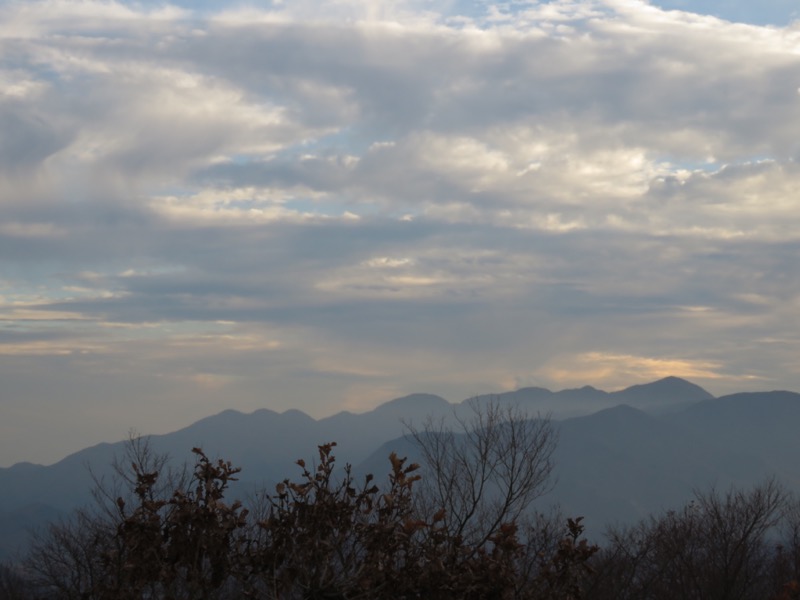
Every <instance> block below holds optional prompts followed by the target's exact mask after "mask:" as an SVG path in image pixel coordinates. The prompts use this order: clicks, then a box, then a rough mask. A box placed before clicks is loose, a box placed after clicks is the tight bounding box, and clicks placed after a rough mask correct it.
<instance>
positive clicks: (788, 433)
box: [0, 377, 800, 554]
mask: <svg viewBox="0 0 800 600" xmlns="http://www.w3.org/2000/svg"><path fill="white" fill-rule="evenodd" d="M489 400H496V401H498V402H499V403H501V404H502V405H509V406H517V407H519V408H520V409H522V410H524V411H526V412H527V413H528V414H530V415H536V414H537V413H538V414H541V415H547V414H551V415H552V417H553V419H554V427H555V428H556V429H557V431H558V434H559V445H558V449H557V451H556V455H555V458H556V465H557V466H556V471H555V474H556V476H557V479H558V483H557V485H556V487H555V489H554V491H553V493H552V494H550V496H548V497H547V499H546V500H545V502H546V503H550V502H560V503H562V504H563V505H564V507H565V511H566V512H567V514H574V515H578V514H581V515H585V516H586V517H587V524H589V526H590V527H592V526H594V527H597V529H598V530H600V529H602V526H603V525H604V524H605V523H606V522H607V521H610V520H614V521H630V520H632V519H636V518H639V517H641V516H644V514H646V513H647V512H649V511H653V510H659V509H661V508H665V507H669V506H674V505H675V504H678V503H680V502H682V501H683V500H684V499H686V498H688V497H689V496H690V494H691V491H692V489H693V488H704V487H707V486H708V485H712V484H714V485H717V487H719V488H725V487H727V486H728V485H732V484H736V485H750V484H753V483H758V482H760V481H761V480H763V478H764V477H766V476H769V475H772V474H774V475H777V476H778V477H780V478H781V479H783V480H784V481H786V482H787V485H790V486H791V487H793V488H794V489H798V490H799V491H800V466H798V464H797V461H796V460H794V457H796V456H797V455H798V453H800V441H798V440H799V439H800V436H797V432H796V424H797V423H800V394H796V393H793V392H761V393H753V392H748V393H741V394H731V395H728V396H723V397H720V398H714V397H713V396H712V395H711V394H709V393H708V392H707V391H706V390H704V389H703V388H701V387H699V386H697V385H695V384H693V383H691V382H688V381H686V380H683V379H680V378H677V377H667V378H664V379H661V380H658V381H655V382H652V383H649V384H644V385H634V386H630V387H628V388H625V389H623V390H619V391H614V392H606V391H603V390H598V389H596V388H593V387H591V386H584V387H581V388H574V389H567V390H561V391H557V392H552V391H550V390H547V389H545V388H541V387H528V388H522V389H520V390H515V391H511V392H502V393H499V394H487V395H483V396H476V397H474V398H471V399H468V400H464V401H462V402H459V403H457V404H451V403H449V402H448V401H447V400H445V399H444V398H442V397H441V396H437V395H434V394H423V393H418V394H410V395H407V396H403V397H401V398H396V399H393V400H390V401H388V402H385V403H382V404H380V405H379V406H377V407H376V408H375V409H373V410H370V411H367V412H363V413H352V412H346V411H343V412H339V413H337V414H335V415H332V416H330V417H326V418H322V419H314V418H312V417H311V416H309V415H307V414H305V413H303V412H302V411H299V410H296V409H290V410H287V411H285V412H283V413H278V412H276V411H273V410H269V409H267V408H261V409H258V410H256V411H254V412H252V413H249V414H247V413H243V412H240V411H237V410H232V409H228V410H224V411H222V412H220V413H218V414H216V415H213V416H209V417H206V418H204V419H201V420H199V421H197V422H195V423H192V424H190V425H188V426H187V427H185V428H182V429H180V430H178V431H175V432H172V433H169V434H164V435H154V436H151V437H150V440H151V444H152V447H153V449H154V450H155V451H157V452H160V453H168V454H169V455H170V456H171V457H172V458H173V459H174V460H177V461H184V460H193V457H192V455H191V453H190V450H191V448H192V447H194V446H200V447H202V448H203V449H204V450H205V451H206V452H207V453H208V455H209V456H212V457H216V456H219V457H222V458H225V459H227V460H231V461H232V462H233V463H234V464H235V465H237V466H241V467H242V473H241V482H240V483H239V487H238V488H236V489H235V490H234V493H237V494H240V495H244V494H245V492H246V490H248V489H251V487H252V486H256V485H257V486H264V485H267V486H271V485H272V484H273V483H274V482H275V481H278V480H281V479H283V478H285V477H290V478H291V477H295V476H297V475H298V474H299V472H298V471H297V467H296V466H295V464H294V463H295V461H296V460H297V459H298V458H305V459H306V460H308V459H311V460H313V459H314V458H315V455H316V447H317V445H318V444H321V443H325V442H329V441H335V442H337V444H338V445H337V449H336V456H337V460H338V462H339V464H342V465H344V464H345V463H347V462H349V463H351V464H353V465H355V466H356V469H357V471H358V472H364V471H365V470H374V472H375V475H376V476H377V477H379V478H380V477H381V476H382V475H385V474H386V473H387V472H388V468H389V467H388V460H387V457H388V454H389V453H390V452H391V451H392V450H395V451H397V452H398V453H399V454H401V455H405V454H407V455H409V457H410V458H411V459H412V460H413V452H414V447H413V445H412V444H411V443H410V442H409V440H408V439H407V438H404V437H403V435H404V433H405V432H406V429H405V427H404V421H405V422H411V423H413V424H414V425H415V426H416V427H421V426H423V424H424V422H425V420H426V418H428V417H431V418H433V419H434V420H439V419H451V418H452V417H453V415H454V414H457V415H459V416H462V417H463V416H468V413H469V411H470V410H471V408H470V407H471V406H474V405H475V404H477V405H480V404H481V403H484V402H487V401H489ZM122 451H123V442H117V443H114V444H109V443H103V444H98V445H95V446H92V447H89V448H85V449H84V450H81V451H79V452H76V453H73V454H71V455H69V456H67V457H65V458H64V459H62V460H61V461H59V462H57V463H55V464H53V465H50V466H42V465H35V464H31V463H18V464H16V465H14V466H12V467H9V468H5V469H0V485H1V486H3V489H4V491H5V493H4V494H2V495H0V540H16V541H15V542H14V543H16V542H18V541H19V540H20V539H22V537H21V534H20V530H19V527H18V526H17V525H15V523H16V524H19V523H23V522H24V523H26V524H30V523H31V520H34V521H35V520H36V519H38V518H39V517H38V516H37V515H50V516H52V515H56V514H61V513H63V512H64V511H67V510H69V509H70V508H72V507H75V506H78V505H80V504H82V503H85V502H87V501H88V500H89V490H90V489H91V487H92V485H93V481H92V476H91V475H90V473H89V471H88V469H87V467H88V466H91V468H92V469H93V471H94V473H95V475H96V476H97V477H109V476H110V474H111V470H110V468H109V465H110V463H111V461H112V459H113V457H114V456H115V455H116V456H120V455H121V453H122ZM32 506H36V507H38V508H37V509H36V510H34V511H30V510H29V508H30V507H32ZM26 511H27V512H26ZM15 515H17V516H18V517H19V518H16V517H15ZM42 519H44V517H42ZM15 527H16V529H15ZM3 543H4V542H3ZM0 544H1V543H0ZM8 548H9V546H8V544H6V545H5V546H1V545H0V554H2V552H3V551H4V550H5V551H7V550H8Z"/></svg>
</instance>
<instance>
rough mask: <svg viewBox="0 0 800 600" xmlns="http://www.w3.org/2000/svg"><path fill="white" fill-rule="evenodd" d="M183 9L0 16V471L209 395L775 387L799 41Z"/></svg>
mask: <svg viewBox="0 0 800 600" xmlns="http://www.w3.org/2000/svg"><path fill="white" fill-rule="evenodd" d="M182 6H183V8H180V9H179V8H175V7H162V6H160V5H159V6H156V5H154V4H152V3H150V4H147V3H145V4H142V5H126V4H122V3H103V4H99V3H83V4H74V3H70V2H59V1H56V2H50V3H47V4H45V3H39V2H30V3H25V4H18V3H17V4H6V5H3V6H2V7H0V23H2V25H0V45H2V48H3V59H1V60H0V84H2V85H0V126H1V127H2V130H3V133H4V135H3V137H2V139H0V197H2V202H0V377H2V378H3V381H4V386H3V392H2V397H0V401H2V402H3V406H4V419H3V424H2V425H0V433H1V434H2V435H0V440H3V441H2V442H0V463H2V464H7V463H10V462H13V461H15V460H19V459H34V460H54V459H56V458H58V457H59V456H60V455H61V454H63V453H64V452H66V451H67V450H74V449H77V448H79V447H82V446H84V445H86V444H88V443H92V442H96V441H100V440H102V439H115V438H119V437H123V436H124V435H125V432H126V431H127V429H128V427H130V426H134V427H137V428H139V429H141V430H144V431H164V430H166V429H169V428H173V429H174V428H176V427H179V426H181V425H184V424H186V423H188V422H189V421H190V420H192V419H194V418H199V417H202V416H204V415H206V414H208V413H210V412H214V411H217V410H221V409H222V408H226V407H229V406H233V407H236V408H241V409H244V410H248V409H255V408H257V407H260V406H269V407H271V408H278V409H285V408H289V407H292V406H297V407H299V408H301V409H303V410H307V411H309V412H311V413H313V414H315V415H318V416H320V415H324V414H330V413H332V412H335V411H336V410H339V409H341V408H343V407H346V408H349V409H352V410H360V409H366V408H369V407H371V406H374V405H375V404H376V403H377V402H379V401H382V400H387V399H389V398H391V397H392V396H393V395H400V394H402V393H407V392H411V391H418V390H424V391H431V392H435V393H440V394H444V395H446V396H448V397H450V398H451V399H453V400H457V399H460V398H462V397H466V396H468V395H472V394H476V393H482V392H488V391H497V390H500V389H509V388H511V387H514V386H518V385H525V384H536V385H549V386H552V387H554V388H560V387H569V386H573V385H583V384H587V383H589V384H593V385H596V386H598V387H606V388H613V387H616V386H620V385H624V384H631V383H636V382H642V381H646V380H649V379H654V378H655V377H659V376H663V375H666V374H675V375H683V376H687V377H689V378H691V379H693V380H695V381H697V382H698V383H701V384H703V385H706V386H708V387H709V389H711V391H713V392H716V393H722V392H726V391H732V390H738V389H759V388H765V387H769V388H775V387H784V388H795V389H796V388H800V374H798V371H797V366H796V364H795V363H796V361H795V360H794V358H793V357H796V356H797V350H798V348H797V342H796V341H795V340H796V339H798V336H797V335H796V334H797V332H796V331H794V330H793V327H794V322H795V321H796V318H795V317H796V314H797V310H798V308H800V284H798V283H797V282H798V281H800V273H798V267H797V261H796V256H797V253H798V249H799V248H798V245H799V244H798V237H797V233H796V226H795V222H796V215H797V210H798V201H797V198H798V197H800V194H798V192H800V189H798V187H800V184H799V183H798V182H800V177H798V175H799V173H798V167H797V162H796V160H797V156H798V147H797V142H796V140H797V139H798V138H800V131H798V130H797V127H798V125H797V123H800V114H799V113H798V111H800V95H798V88H800V63H798V61H797V59H796V46H797V41H798V38H797V31H796V28H794V27H791V26H787V27H783V28H778V27H758V26H753V25H746V24H741V23H738V24H737V23H731V22H726V21H722V20H719V19H714V18H709V17H703V16H698V15H693V14H691V13H688V12H665V11H662V10H660V9H658V8H656V7H655V6H651V5H648V4H645V3H639V2H633V3H631V2H616V1H612V0H608V1H605V2H584V3H528V4H519V5H515V10H514V11H513V12H508V11H506V8H505V7H504V6H502V5H492V4H480V3H440V4H439V5H436V6H434V5H432V4H430V3H413V2H411V3H396V2H375V1H374V0H373V1H371V2H363V3H362V2H349V3H325V4H323V5H320V4H319V3H316V2H314V3H305V2H293V3H291V6H279V5H276V6H272V7H270V8H263V9H255V8H241V7H239V8H237V7H235V6H233V7H232V6H229V5H215V4H214V3H205V4H203V6H197V7H195V5H192V6H189V5H186V4H185V3H184V4H182ZM437 10H438V12H437ZM504 11H505V12H504ZM459 14H461V17H459ZM6 415H8V416H6ZM21 431H23V432H25V433H24V434H23V433H20V432H21ZM45 437H46V438H47V439H48V445H40V446H36V445H35V444H34V443H33V442H32V441H35V440H39V439H42V438H45Z"/></svg>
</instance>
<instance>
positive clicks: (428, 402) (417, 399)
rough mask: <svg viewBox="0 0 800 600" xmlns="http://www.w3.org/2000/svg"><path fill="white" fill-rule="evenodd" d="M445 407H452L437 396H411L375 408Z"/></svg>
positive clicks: (379, 409) (416, 408)
mask: <svg viewBox="0 0 800 600" xmlns="http://www.w3.org/2000/svg"><path fill="white" fill-rule="evenodd" d="M444 406H450V403H449V402H448V401H447V400H445V399H444V398H442V397H441V396H437V395H436V394H409V395H408V396H403V397H401V398H395V399H394V400H389V401H388V402H384V403H383V404H381V405H380V406H378V407H377V408H375V411H376V412H386V411H396V410H425V409H431V408H440V407H444Z"/></svg>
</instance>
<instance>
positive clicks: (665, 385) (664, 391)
mask: <svg viewBox="0 0 800 600" xmlns="http://www.w3.org/2000/svg"><path fill="white" fill-rule="evenodd" d="M614 394H616V395H619V396H640V395H644V394H646V395H648V396H650V397H652V398H653V399H656V400H659V399H666V398H674V399H684V400H711V399H713V398H714V396H712V395H711V394H710V393H709V392H707V391H706V390H704V389H703V388H701V387H700V386H699V385H697V384H695V383H692V382H691V381H687V380H686V379H682V378H680V377H675V376H674V375H670V376H669V377H664V378H662V379H659V380H657V381H653V382H651V383H642V384H638V385H632V386H630V387H627V388H625V389H624V390H621V391H619V392H614Z"/></svg>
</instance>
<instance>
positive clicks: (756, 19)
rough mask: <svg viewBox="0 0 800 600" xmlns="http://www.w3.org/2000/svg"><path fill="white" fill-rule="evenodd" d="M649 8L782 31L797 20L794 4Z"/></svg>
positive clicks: (663, 2) (687, 2) (695, 3)
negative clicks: (772, 27) (682, 12)
mask: <svg viewBox="0 0 800 600" xmlns="http://www.w3.org/2000/svg"><path fill="white" fill-rule="evenodd" d="M650 4H652V5H653V6H658V7H661V8H664V9H667V10H682V11H686V12H693V13H696V14H701V15H710V16H714V17H719V18H721V19H725V20H726V21H733V22H736V23H749V24H751V25H774V26H778V27H783V26H786V25H789V24H790V23H792V22H793V21H796V20H797V19H799V18H800V3H798V2H797V0H759V1H758V2H754V1H753V0H651V2H650Z"/></svg>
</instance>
